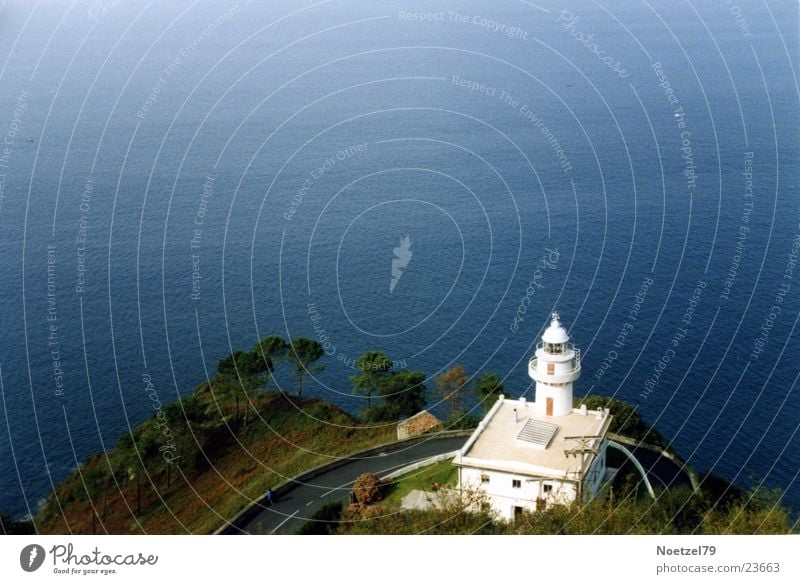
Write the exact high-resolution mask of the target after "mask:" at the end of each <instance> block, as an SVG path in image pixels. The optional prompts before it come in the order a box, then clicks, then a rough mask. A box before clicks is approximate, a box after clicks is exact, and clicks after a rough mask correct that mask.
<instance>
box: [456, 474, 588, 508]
mask: <svg viewBox="0 0 800 584" xmlns="http://www.w3.org/2000/svg"><path fill="white" fill-rule="evenodd" d="M482 475H486V476H488V477H489V482H488V483H484V482H482V481H481V476H482ZM515 479H516V480H519V481H520V487H519V488H515V487H514V486H513V485H514V483H513V481H514V480H515ZM544 485H551V486H552V490H551V491H550V492H549V493H545V492H544ZM461 486H462V488H473V489H478V490H481V491H483V492H484V493H486V495H487V496H488V498H489V502H490V504H491V506H492V509H494V510H495V511H496V512H497V513H498V514H499V516H500V517H501V518H502V519H505V520H507V521H512V520H513V519H514V507H522V508H523V509H526V510H528V511H535V510H536V499H537V498H543V499H546V500H547V502H548V503H570V502H571V501H574V500H575V497H576V496H577V493H576V491H575V484H574V483H570V482H563V481H560V480H558V479H552V480H551V479H545V480H538V479H532V478H530V477H525V476H524V475H515V474H512V473H505V472H499V471H494V470H481V469H476V468H467V467H463V468H462V469H461Z"/></svg>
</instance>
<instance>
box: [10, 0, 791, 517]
mask: <svg viewBox="0 0 800 584" xmlns="http://www.w3.org/2000/svg"><path fill="white" fill-rule="evenodd" d="M797 23H798V4H797V2H794V1H778V2H764V3H750V2H743V1H735V0H734V1H708V2H688V1H687V2H683V1H672V0H670V1H667V2H653V1H652V0H636V1H628V0H603V1H601V2H577V1H559V0H542V1H539V0H537V1H535V2H529V1H523V0H499V1H496V2H488V1H482V2H477V1H474V0H461V1H459V2H454V1H446V0H442V1H439V0H424V1H421V0H420V1H417V0H407V1H396V0H384V1H382V2H375V3H373V2H354V1H346V0H343V1H338V0H331V1H325V0H322V1H314V2H311V1H302V0H298V1H292V2H288V1H285V0H279V1H272V2H268V3H267V2H258V1H245V0H239V1H238V2H227V1H217V0H215V1H211V0H175V1H172V2H166V3H164V2H158V3H156V2H153V1H145V0H126V1H124V2H123V1H116V0H77V1H75V2H58V1H55V0H44V1H41V2H23V1H21V0H8V1H6V2H3V3H2V5H0V140H1V141H2V144H1V145H0V273H1V274H2V276H3V277H2V278H0V331H2V334H1V335H0V382H1V383H0V511H2V512H3V513H5V514H8V515H10V516H13V517H24V516H27V515H31V514H35V513H36V510H37V508H38V507H39V505H40V504H41V502H42V501H43V499H44V498H46V497H47V496H48V494H49V493H50V492H51V490H52V489H53V488H54V486H55V485H57V484H58V483H59V481H61V480H63V479H64V478H65V477H66V476H67V475H68V474H69V473H70V472H71V471H72V470H74V469H75V468H76V467H78V466H79V464H80V463H81V461H82V460H84V459H85V458H86V456H87V455H89V454H91V453H94V452H98V451H101V450H103V449H107V448H111V447H113V446H114V444H115V443H116V442H117V440H118V439H119V438H120V437H121V436H122V435H123V434H125V433H127V432H130V430H131V428H134V427H135V426H136V425H137V424H139V423H141V422H142V421H143V420H146V419H148V418H150V417H152V416H153V415H155V414H156V413H157V409H158V407H160V406H161V405H163V404H165V403H167V402H169V401H172V400H175V399H177V398H179V397H180V396H183V395H187V394H190V393H191V392H192V391H193V390H194V389H195V388H196V387H197V386H198V385H199V384H201V383H203V382H205V381H206V380H207V379H208V378H209V377H211V376H213V375H214V371H215V368H216V364H217V362H218V361H219V359H221V358H222V357H224V356H225V355H227V354H229V353H230V352H231V351H233V350H237V349H249V348H250V347H252V346H253V344H254V343H255V342H256V341H257V340H258V339H260V338H263V337H266V336H269V335H273V334H277V335H281V336H283V337H284V338H289V337H300V336H306V337H310V338H313V339H317V340H318V341H320V342H321V343H322V344H323V346H324V349H325V355H324V356H323V358H322V359H320V361H319V364H321V365H324V369H323V370H321V371H316V372H312V374H310V375H309V376H307V378H306V380H305V382H304V390H303V392H304V395H308V396H315V397H320V398H323V399H326V400H329V401H331V402H333V403H335V404H337V405H339V406H341V407H342V408H344V409H346V410H347V411H349V412H351V413H357V412H358V411H359V410H361V409H362V408H363V407H364V405H365V403H366V398H365V396H363V395H353V393H352V383H351V382H350V380H349V379H348V376H350V375H352V374H353V373H354V372H355V371H356V369H355V360H356V359H357V358H358V357H359V356H360V355H361V354H363V353H365V352H367V351H385V352H386V353H387V354H388V355H389V357H390V358H391V359H392V360H393V361H394V366H395V367H396V368H398V369H411V370H415V371H417V370H418V371H424V372H425V373H426V374H427V376H428V378H427V379H428V380H427V385H428V387H429V388H430V389H431V391H430V393H429V407H430V408H431V409H432V411H433V412H434V413H439V414H440V415H445V414H446V410H447V406H446V404H442V403H441V400H440V398H439V397H437V395H436V393H435V392H434V391H432V389H433V388H434V387H435V382H434V379H435V377H436V376H437V375H439V374H440V373H442V372H443V371H446V370H448V369H450V368H451V367H453V366H454V365H456V364H461V365H463V366H464V368H465V370H466V371H467V373H468V374H469V375H470V383H474V381H475V379H476V378H478V377H479V376H480V375H482V374H483V373H484V372H486V371H494V372H497V373H498V375H500V377H501V378H502V379H503V383H504V388H505V392H506V393H507V394H508V395H510V396H514V397H517V396H523V395H524V396H526V397H528V398H530V399H532V398H533V397H534V388H533V386H532V383H531V380H530V378H529V377H528V375H527V363H528V360H529V359H530V357H531V356H532V354H533V351H534V350H535V346H536V343H537V342H538V340H539V338H540V336H541V333H542V331H543V330H544V327H545V326H546V325H547V324H548V322H549V320H550V315H551V313H552V312H553V311H557V312H559V314H560V317H561V320H562V322H563V323H564V324H565V325H566V326H567V328H568V330H569V334H570V337H571V342H574V343H575V345H576V346H577V347H578V348H580V350H581V359H582V376H581V378H580V379H579V380H578V381H577V382H576V385H575V394H576V396H583V395H589V394H592V395H593V394H603V395H611V396H614V397H617V398H619V399H623V400H626V401H628V402H630V403H631V404H632V405H634V406H635V407H636V408H637V411H638V412H639V413H640V414H641V415H642V416H643V418H644V419H645V420H646V421H647V422H648V423H650V424H653V425H654V426H655V427H656V428H657V429H658V431H659V432H660V433H661V434H663V435H664V437H665V438H666V439H667V440H668V441H669V442H670V444H671V446H672V447H673V448H674V449H675V450H676V451H677V452H678V453H679V454H680V455H681V456H682V457H683V458H685V459H686V460H687V461H688V462H689V463H690V464H691V465H692V466H693V467H694V468H696V469H697V470H698V471H700V472H703V473H705V472H711V473H715V474H718V475H720V476H723V477H725V478H726V479H728V480H730V481H733V482H734V483H735V484H737V485H739V486H741V487H743V488H751V487H755V486H764V487H768V488H770V489H776V488H777V489H781V491H782V492H783V496H784V499H783V502H784V504H786V505H788V506H790V507H792V508H793V509H795V510H797V509H800V480H798V474H799V473H800V435H798V428H799V427H800V426H799V424H800V387H798V376H799V375H800V361H799V360H798V359H799V358H800V334H798V330H797V326H798V316H799V313H798V307H800V263H798V261H800V258H799V257H798V256H799V255H800V194H799V192H800V191H799V190H798V189H799V187H800V164H799V163H800V156H799V155H800V149H799V146H800V114H799V113H798V112H800V85H798V76H799V75H800V72H799V71H798V60H799V59H800V51H799V50H798V49H799V47H800V45H799V41H798V30H799V29H798V26H797ZM270 383H271V385H272V386H273V387H281V388H283V389H284V390H285V391H286V392H288V393H291V392H293V391H294V385H293V380H292V378H291V375H290V372H289V371H288V369H287V368H286V367H280V368H279V369H278V370H277V372H276V376H275V379H273V380H271V382H270ZM466 405H467V407H469V408H472V410H473V413H474V414H479V413H480V411H481V405H480V404H478V403H477V402H476V400H475V398H474V396H472V395H470V394H468V395H467V398H466Z"/></svg>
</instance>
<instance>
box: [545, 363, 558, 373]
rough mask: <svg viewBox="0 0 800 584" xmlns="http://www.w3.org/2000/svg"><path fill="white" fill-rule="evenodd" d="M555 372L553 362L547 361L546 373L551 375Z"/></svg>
mask: <svg viewBox="0 0 800 584" xmlns="http://www.w3.org/2000/svg"><path fill="white" fill-rule="evenodd" d="M555 372H556V364H555V363H548V364H547V374H548V375H553V374H555Z"/></svg>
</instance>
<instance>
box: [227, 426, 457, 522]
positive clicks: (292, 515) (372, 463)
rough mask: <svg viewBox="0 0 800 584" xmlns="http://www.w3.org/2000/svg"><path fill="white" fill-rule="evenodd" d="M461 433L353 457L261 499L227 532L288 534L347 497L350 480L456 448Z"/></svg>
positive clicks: (382, 471) (351, 483) (400, 466)
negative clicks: (272, 498) (268, 500)
mask: <svg viewBox="0 0 800 584" xmlns="http://www.w3.org/2000/svg"><path fill="white" fill-rule="evenodd" d="M466 440H467V438H466V437H464V436H459V437H448V438H431V439H430V440H426V441H425V442H418V443H416V444H413V445H402V446H400V447H394V448H395V449H392V447H388V448H387V449H386V450H385V451H384V452H382V453H380V454H378V455H374V456H371V457H369V458H356V459H353V460H352V461H351V462H349V463H347V464H344V465H342V466H339V467H337V468H334V469H332V470H329V471H327V472H325V473H323V474H321V475H319V476H317V477H315V478H314V479H312V480H311V481H310V482H309V483H306V484H302V483H297V485H296V486H295V487H294V488H292V489H291V490H289V491H287V492H284V493H283V494H282V495H281V496H280V497H277V498H276V499H275V502H274V503H275V504H274V505H272V506H268V505H266V502H265V501H264V500H263V499H262V500H261V501H259V503H258V505H259V506H260V507H261V512H259V513H258V514H257V515H255V516H253V517H252V518H251V519H249V520H248V521H246V522H245V523H244V524H243V525H239V526H238V527H231V528H229V529H228V533H251V534H271V533H279V534H288V533H295V532H296V531H297V529H298V528H299V527H300V526H301V525H302V524H303V523H305V521H306V520H308V518H309V517H311V515H313V514H314V512H315V511H317V510H318V509H320V508H321V507H322V506H323V505H324V504H325V503H326V502H328V501H341V500H347V497H348V493H349V492H350V490H351V489H352V485H353V481H355V480H356V478H358V476H359V475H361V474H363V473H365V472H371V473H374V474H376V475H378V476H383V475H387V474H389V473H390V472H392V471H393V470H397V469H399V468H402V467H404V466H407V465H409V464H413V463H414V462H417V461H418V460H423V459H425V458H429V457H431V456H435V455H437V454H444V453H445V452H452V451H454V450H458V449H459V448H461V446H463V445H464V442H466Z"/></svg>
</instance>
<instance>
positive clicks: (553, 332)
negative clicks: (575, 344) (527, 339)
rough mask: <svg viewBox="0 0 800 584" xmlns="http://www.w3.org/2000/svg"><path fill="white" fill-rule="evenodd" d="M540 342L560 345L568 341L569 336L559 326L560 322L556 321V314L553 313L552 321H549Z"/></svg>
mask: <svg viewBox="0 0 800 584" xmlns="http://www.w3.org/2000/svg"><path fill="white" fill-rule="evenodd" d="M542 341H544V342H545V343H549V344H560V343H566V342H567V341H569V335H568V334H567V331H566V330H564V327H563V326H561V321H560V320H558V313H557V312H554V313H553V320H552V321H550V326H549V327H547V330H545V331H544V334H543V335H542Z"/></svg>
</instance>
